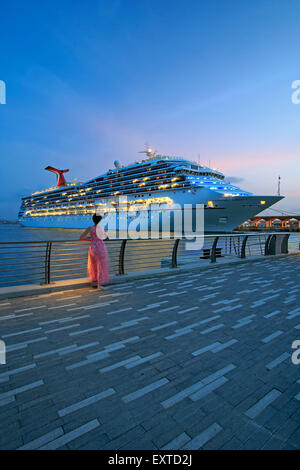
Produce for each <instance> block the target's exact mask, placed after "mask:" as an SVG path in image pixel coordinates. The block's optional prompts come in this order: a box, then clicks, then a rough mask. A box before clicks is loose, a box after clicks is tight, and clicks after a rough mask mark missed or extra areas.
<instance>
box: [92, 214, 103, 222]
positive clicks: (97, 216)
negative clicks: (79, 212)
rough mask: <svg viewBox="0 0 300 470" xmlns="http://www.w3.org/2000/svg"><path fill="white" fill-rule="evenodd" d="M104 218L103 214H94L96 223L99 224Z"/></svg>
mask: <svg viewBox="0 0 300 470" xmlns="http://www.w3.org/2000/svg"><path fill="white" fill-rule="evenodd" d="M101 220H102V216H101V215H97V214H94V215H93V222H94V224H95V225H97V224H99V222H100V221H101Z"/></svg>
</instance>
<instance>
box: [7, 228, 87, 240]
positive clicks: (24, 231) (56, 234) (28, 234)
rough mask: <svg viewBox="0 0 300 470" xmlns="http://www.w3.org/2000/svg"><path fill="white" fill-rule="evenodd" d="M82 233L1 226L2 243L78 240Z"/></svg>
mask: <svg viewBox="0 0 300 470" xmlns="http://www.w3.org/2000/svg"><path fill="white" fill-rule="evenodd" d="M82 233H83V230H82V229H80V230H78V229H66V228H32V227H22V226H21V225H19V224H1V225H0V242H32V241H48V240H78V239H79V237H80V235H81V234H82Z"/></svg>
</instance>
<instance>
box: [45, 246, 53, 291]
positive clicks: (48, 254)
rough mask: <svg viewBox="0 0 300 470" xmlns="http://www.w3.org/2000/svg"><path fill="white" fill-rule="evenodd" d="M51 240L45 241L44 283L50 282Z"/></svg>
mask: <svg viewBox="0 0 300 470" xmlns="http://www.w3.org/2000/svg"><path fill="white" fill-rule="evenodd" d="M51 250H52V242H47V245H46V256H45V284H50V281H51V275H50V261H51Z"/></svg>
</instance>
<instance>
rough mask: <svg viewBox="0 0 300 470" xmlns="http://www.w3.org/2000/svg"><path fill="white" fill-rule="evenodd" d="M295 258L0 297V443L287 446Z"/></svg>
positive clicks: (296, 413) (298, 332)
mask: <svg viewBox="0 0 300 470" xmlns="http://www.w3.org/2000/svg"><path fill="white" fill-rule="evenodd" d="M299 280H300V257H299V256H298V255H295V256H289V257H281V258H277V259H267V260H265V261H260V262H253V263H246V264H237V265H227V266H225V265H224V266H220V267H219V269H211V270H208V271H201V272H196V271H193V272H191V273H187V272H185V273H181V274H173V273H172V272H169V273H168V275H166V276H165V277H164V278H162V277H160V278H158V277H155V278H148V279H139V280H138V279H137V280H132V281H131V282H129V283H126V284H119V285H112V286H109V287H107V288H106V289H104V290H103V291H101V292H99V291H95V290H91V289H89V288H82V289H76V290H73V291H72V290H68V291H62V292H54V293H48V294H42V295H37V296H32V297H26V298H16V299H9V300H2V301H1V302H0V338H1V339H2V340H3V341H4V342H5V343H6V348H7V357H6V362H7V363H6V365H0V422H1V428H0V449H16V448H27V449H38V448H43V449H87V448H88V449H200V448H204V449H224V448H226V449H261V448H266V449H270V448H271V449H299V448H300V365H298V366H297V365H294V364H293V363H292V361H291V354H292V352H293V350H292V348H291V345H292V342H293V341H295V340H300V304H299V299H300V296H299Z"/></svg>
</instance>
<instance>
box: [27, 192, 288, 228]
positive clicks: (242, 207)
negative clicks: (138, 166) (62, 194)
mask: <svg viewBox="0 0 300 470" xmlns="http://www.w3.org/2000/svg"><path fill="white" fill-rule="evenodd" d="M174 199H175V198H174ZM186 199H187V200H186V201H185V203H186V204H193V205H195V204H201V201H197V197H196V194H193V197H187V198H186ZM280 199H282V197H281V196H252V195H251V196H241V197H232V198H218V197H216V198H215V199H212V200H211V201H212V205H213V207H206V208H205V209H204V232H205V233H230V232H232V231H233V230H234V229H235V228H236V227H237V226H238V225H240V224H242V223H243V222H245V221H246V220H247V219H249V218H250V217H254V216H256V215H257V214H259V213H260V212H262V211H263V210H265V209H267V208H268V207H270V206H272V205H273V204H275V203H276V202H278V201H279V200H280ZM174 202H175V203H176V200H174ZM181 202H182V197H181ZM170 210H172V209H171V208H170ZM91 215H92V214H86V215H53V216H52V215H48V216H39V217H30V216H29V217H28V216H27V217H21V218H20V219H19V222H20V224H21V225H22V226H24V227H37V228H66V229H85V228H87V227H89V226H90V225H92V220H91ZM103 215H104V219H105V220H106V221H107V220H109V219H110V221H111V222H112V218H113V217H115V219H116V220H119V213H118V212H116V213H115V214H114V215H110V216H109V215H106V216H105V214H103ZM122 217H123V219H124V213H123V214H122ZM133 217H134V214H132V215H131V214H130V213H127V215H126V218H127V221H126V222H124V220H123V228H124V226H126V225H127V226H128V225H129V224H130V222H131V221H132V219H133ZM139 218H140V220H143V219H144V222H143V226H144V227H145V226H146V225H147V220H148V229H149V231H150V230H151V231H152V232H155V231H156V232H161V231H162V226H161V219H159V221H157V220H156V221H155V220H154V221H151V224H150V217H149V212H148V211H146V210H144V211H143V210H141V211H139ZM154 219H156V218H154ZM116 224H117V226H116V228H117V233H118V222H116ZM194 230H195V229H194V228H193V231H194ZM201 230H202V227H201ZM171 232H172V227H171ZM108 233H109V230H108ZM141 236H147V235H145V234H141ZM162 236H163V233H162Z"/></svg>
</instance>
